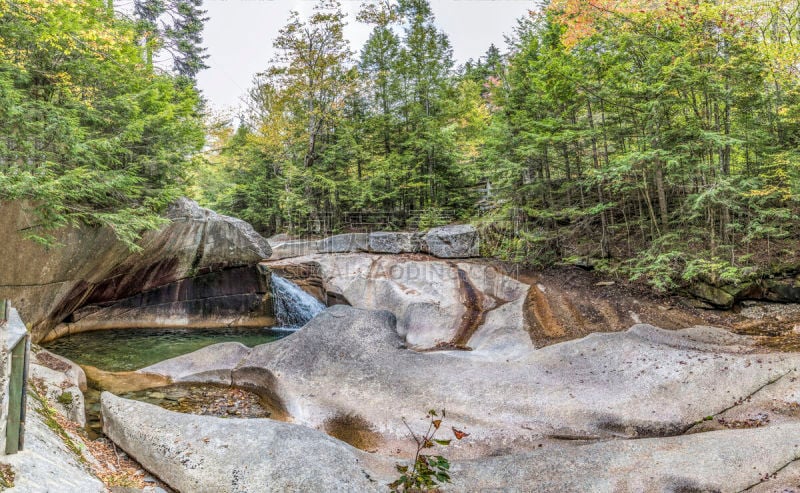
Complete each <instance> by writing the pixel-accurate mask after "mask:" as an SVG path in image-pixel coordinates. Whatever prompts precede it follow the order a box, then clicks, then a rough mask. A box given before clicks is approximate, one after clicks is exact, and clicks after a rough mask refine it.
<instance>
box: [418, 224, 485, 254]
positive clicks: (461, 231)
mask: <svg viewBox="0 0 800 493" xmlns="http://www.w3.org/2000/svg"><path fill="white" fill-rule="evenodd" d="M422 251H423V252H426V253H429V254H431V255H433V256H434V257H439V258H467V257H479V256H480V242H479V240H478V231H477V230H476V229H475V227H474V226H472V225H470V224H454V225H451V226H441V227H438V228H433V229H431V230H430V231H428V232H427V233H426V234H425V236H424V237H423V238H422Z"/></svg>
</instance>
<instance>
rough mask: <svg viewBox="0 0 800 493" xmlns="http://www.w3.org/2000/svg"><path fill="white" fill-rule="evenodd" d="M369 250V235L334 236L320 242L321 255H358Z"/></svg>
mask: <svg viewBox="0 0 800 493" xmlns="http://www.w3.org/2000/svg"><path fill="white" fill-rule="evenodd" d="M368 249H369V235H368V234H367V233H347V234H341V235H334V236H330V237H328V238H325V239H323V240H320V241H319V253H356V252H366V251H367V250H368Z"/></svg>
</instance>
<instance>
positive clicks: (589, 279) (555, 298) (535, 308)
mask: <svg viewBox="0 0 800 493" xmlns="http://www.w3.org/2000/svg"><path fill="white" fill-rule="evenodd" d="M495 267H497V268H498V269H501V270H502V271H503V272H505V273H507V274H508V275H510V276H512V277H514V278H515V279H517V280H518V281H520V282H523V283H525V284H529V285H530V286H531V289H530V291H529V292H528V298H527V300H526V304H525V317H526V320H527V322H528V326H529V327H530V330H531V337H532V339H533V340H534V342H535V344H536V346H537V347H541V346H546V345H550V344H554V343H557V342H561V341H565V340H570V339H576V338H579V337H583V336H585V335H588V334H590V333H592V332H615V331H621V330H627V329H628V328H630V326H631V325H633V324H636V323H646V324H652V325H655V326H658V327H662V328H665V329H681V328H686V327H691V326H694V325H711V326H715V327H723V328H726V329H729V330H731V331H733V332H737V333H741V334H748V335H756V336H760V337H761V339H760V341H761V343H762V344H763V345H764V346H766V347H771V348H775V349H783V350H795V351H796V350H800V306H798V305H786V304H776V303H761V302H745V303H743V304H742V305H737V306H735V307H734V308H733V309H732V310H705V309H700V308H694V307H692V306H691V305H690V303H689V302H688V300H686V299H684V298H681V297H678V296H669V295H662V294H659V293H656V292H654V291H652V290H650V289H649V288H647V287H645V286H642V285H639V284H635V283H630V282H627V281H624V280H614V279H609V278H606V277H603V276H600V275H598V274H596V273H594V272H591V271H587V270H584V269H581V268H578V267H566V266H564V267H553V268H549V269H545V270H541V271H532V270H525V269H520V268H516V267H514V266H508V265H504V264H499V263H498V264H495Z"/></svg>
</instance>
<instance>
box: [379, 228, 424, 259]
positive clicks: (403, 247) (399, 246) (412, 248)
mask: <svg viewBox="0 0 800 493" xmlns="http://www.w3.org/2000/svg"><path fill="white" fill-rule="evenodd" d="M421 249H422V244H421V242H420V235H419V234H417V233H405V232H390V231H378V232H375V233H370V234H369V251H370V252H373V253H394V254H398V253H417V252H419V251H420V250H421Z"/></svg>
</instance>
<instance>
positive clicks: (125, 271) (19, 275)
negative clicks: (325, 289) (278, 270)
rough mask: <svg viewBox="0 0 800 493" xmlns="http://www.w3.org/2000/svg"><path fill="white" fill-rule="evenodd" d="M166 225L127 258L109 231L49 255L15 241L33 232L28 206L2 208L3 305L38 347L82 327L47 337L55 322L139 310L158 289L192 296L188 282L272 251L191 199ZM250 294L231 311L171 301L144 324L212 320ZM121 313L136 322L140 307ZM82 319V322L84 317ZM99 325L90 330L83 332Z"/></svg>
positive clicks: (71, 235)
mask: <svg viewBox="0 0 800 493" xmlns="http://www.w3.org/2000/svg"><path fill="white" fill-rule="evenodd" d="M167 217H168V219H169V222H168V223H167V224H165V225H164V227H162V228H161V229H160V230H157V231H149V232H147V233H145V234H144V236H143V237H142V239H141V240H140V241H139V246H140V247H141V250H140V251H139V252H132V251H130V249H128V248H127V247H126V246H125V245H124V244H122V243H121V242H120V241H118V240H117V239H116V237H115V236H114V234H113V232H112V231H111V230H110V229H108V228H100V227H88V226H83V227H67V228H62V229H60V230H58V231H55V232H54V233H53V234H54V236H55V240H56V241H57V242H58V244H59V247H58V248H52V249H46V248H45V247H43V246H41V245H39V244H36V243H34V242H32V241H30V240H26V239H25V238H24V237H23V235H21V234H19V233H18V232H19V231H23V230H25V229H27V228H29V227H30V226H32V225H34V224H36V221H37V219H36V214H35V211H34V208H33V207H32V206H31V204H29V203H27V202H22V201H18V202H4V203H1V204H0V233H2V237H3V242H4V245H3V246H4V252H10V254H9V255H4V256H2V257H0V272H2V273H3V278H2V280H0V298H10V299H11V300H12V302H13V303H14V305H15V306H17V307H18V308H19V309H20V313H21V314H22V316H23V318H24V319H25V320H26V322H27V323H28V324H29V326H30V327H31V333H32V335H33V339H34V341H35V342H37V341H41V340H46V339H47V338H48V337H49V338H52V337H55V336H57V335H59V334H64V333H68V332H69V331H70V330H73V331H74V330H81V328H80V327H79V326H75V327H72V328H69V327H61V328H60V329H59V332H57V333H51V332H52V331H53V329H54V328H55V327H56V325H57V324H59V323H60V322H62V321H65V320H66V321H67V322H73V321H74V320H73V319H72V317H70V316H71V314H74V313H75V312H76V311H78V310H79V309H81V308H85V307H93V308H89V309H88V311H89V312H91V311H94V310H96V309H98V308H101V307H105V306H107V305H108V304H110V303H115V302H121V301H122V302H123V303H129V304H131V305H136V303H138V301H137V299H135V298H136V296H138V295H140V294H141V293H145V292H153V291H157V290H159V289H161V290H162V291H163V292H164V293H177V292H191V291H193V290H195V289H198V288H199V287H200V285H199V284H193V283H192V282H191V281H190V280H187V279H192V278H195V277H197V276H203V275H206V274H209V273H212V272H219V271H225V272H227V271H228V270H229V269H232V268H236V267H245V266H253V267H254V266H255V265H256V264H257V263H258V262H259V261H260V260H263V259H266V258H268V257H269V256H270V249H269V244H268V243H267V242H266V240H265V239H264V238H262V237H261V236H259V235H258V234H257V233H256V232H255V231H254V230H253V228H252V227H251V226H250V225H249V224H247V223H245V222H243V221H241V220H239V219H235V218H231V217H227V216H223V215H220V214H216V213H214V212H213V211H209V210H208V209H203V208H202V207H200V206H198V205H197V203H195V202H193V201H190V200H188V199H181V200H179V201H178V202H176V203H175V204H173V205H172V206H171V207H170V208H169V210H168V212H167ZM170 285H171V286H172V287H168V286H170ZM252 288H253V286H252V285H251V284H247V285H244V286H243V287H242V290H241V291H239V292H237V293H234V294H233V295H231V296H233V297H237V296H242V299H240V300H238V301H236V302H233V303H231V300H230V299H227V300H221V299H220V298H210V299H205V298H194V299H180V298H173V299H170V300H169V301H170V302H175V303H174V304H173V305H172V306H171V307H170V310H167V311H166V312H165V311H160V312H158V314H155V313H152V314H150V315H148V316H150V317H151V318H152V320H153V321H156V322H158V321H160V320H164V318H165V317H167V318H169V317H174V318H178V319H181V318H187V317H191V316H192V315H193V314H195V313H197V312H198V311H205V312H212V313H213V312H214V310H215V307H220V306H223V307H224V306H230V305H236V306H237V308H239V307H241V305H242V303H247V302H248V301H252V298H251V296H250V295H251V294H252V293H253V289H252ZM156 298H157V303H156V304H163V303H164V301H165V296H161V295H159V296H157V297H156ZM145 301H146V300H145ZM267 305H269V304H268V303H265V304H264V305H263V307H261V308H260V309H259V313H263V311H264V310H266V307H267ZM145 306H152V305H145ZM126 308H127V309H128V311H129V312H130V313H129V317H130V318H131V319H135V318H136V317H135V313H134V312H135V311H136V310H139V309H140V308H141V305H139V306H126ZM133 308H135V310H134V309H133ZM154 310H155V309H154ZM162 310H163V309H162ZM156 311H157V310H156ZM81 315H83V316H86V315H87V311H84V312H83V313H82V314H81ZM100 325H101V324H99V323H95V324H94V325H92V324H88V323H87V328H88V327H91V328H101V327H100Z"/></svg>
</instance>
